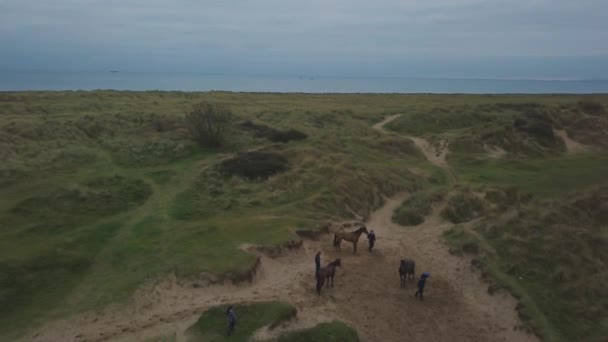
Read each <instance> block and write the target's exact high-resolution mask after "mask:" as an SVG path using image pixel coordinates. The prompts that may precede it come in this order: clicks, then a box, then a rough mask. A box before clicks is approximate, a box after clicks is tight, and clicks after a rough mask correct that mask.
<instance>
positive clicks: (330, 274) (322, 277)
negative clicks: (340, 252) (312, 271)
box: [317, 258, 342, 295]
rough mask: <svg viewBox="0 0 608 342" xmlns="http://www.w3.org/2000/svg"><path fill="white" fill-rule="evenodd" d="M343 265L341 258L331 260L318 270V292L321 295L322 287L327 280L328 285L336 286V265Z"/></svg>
mask: <svg viewBox="0 0 608 342" xmlns="http://www.w3.org/2000/svg"><path fill="white" fill-rule="evenodd" d="M338 266H342V263H341V261H340V258H338V259H336V260H334V261H332V262H330V263H329V264H327V266H325V267H321V268H320V269H319V272H317V293H318V294H319V295H321V288H322V287H323V285H324V284H325V282H326V281H327V287H330V280H331V287H334V275H336V267H338Z"/></svg>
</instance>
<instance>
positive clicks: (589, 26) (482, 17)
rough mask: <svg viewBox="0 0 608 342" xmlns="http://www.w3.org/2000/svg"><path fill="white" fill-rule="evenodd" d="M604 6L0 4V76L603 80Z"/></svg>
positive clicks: (607, 0) (271, 0) (257, 1)
mask: <svg viewBox="0 0 608 342" xmlns="http://www.w3.org/2000/svg"><path fill="white" fill-rule="evenodd" d="M607 16H608V0H579V1H573V0H551V1H549V0H424V1H413V0H300V1H288V0H249V1H246V0H172V1H169V0H166V1H161V0H0V51H1V53H0V69H5V70H6V69H9V70H11V69H56V70H64V69H70V70H108V69H119V70H125V71H127V70H130V71H197V72H208V73H255V74H275V73H276V74H295V75H297V74H317V75H343V76H345V75H352V76H422V77H426V76H428V77H442V76H446V77H564V78H566V77H571V78H608V20H607Z"/></svg>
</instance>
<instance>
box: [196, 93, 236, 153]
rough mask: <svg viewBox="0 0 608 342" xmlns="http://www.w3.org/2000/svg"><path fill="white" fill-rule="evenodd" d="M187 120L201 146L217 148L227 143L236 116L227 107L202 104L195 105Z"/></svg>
mask: <svg viewBox="0 0 608 342" xmlns="http://www.w3.org/2000/svg"><path fill="white" fill-rule="evenodd" d="M185 119H186V124H187V125H188V128H189V129H190V132H191V133H192V136H193V138H194V139H195V140H196V141H197V142H198V143H199V145H201V146H203V147H210V148H217V147H221V146H222V145H223V144H224V143H225V141H226V139H227V136H228V133H229V131H230V126H231V124H232V122H233V119H234V116H233V114H232V111H231V110H230V109H229V108H228V107H226V106H223V105H220V104H215V103H207V102H202V103H199V104H197V105H195V106H194V108H193V110H192V112H190V113H188V114H186V117H185Z"/></svg>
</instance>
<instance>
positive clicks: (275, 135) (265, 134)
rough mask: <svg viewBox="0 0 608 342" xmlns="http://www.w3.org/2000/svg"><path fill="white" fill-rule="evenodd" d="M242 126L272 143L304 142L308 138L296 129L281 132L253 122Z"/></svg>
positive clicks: (247, 122)
mask: <svg viewBox="0 0 608 342" xmlns="http://www.w3.org/2000/svg"><path fill="white" fill-rule="evenodd" d="M240 126H241V128H244V129H246V130H248V131H251V132H253V133H254V135H255V136H256V137H259V138H264V139H268V140H270V141H272V142H282V143H286V142H289V141H291V140H304V139H306V138H307V137H308V135H306V134H305V133H302V132H300V131H298V130H295V129H289V130H286V131H281V130H278V129H276V128H272V127H269V126H266V125H260V124H256V123H253V122H251V121H245V122H243V123H241V124H240Z"/></svg>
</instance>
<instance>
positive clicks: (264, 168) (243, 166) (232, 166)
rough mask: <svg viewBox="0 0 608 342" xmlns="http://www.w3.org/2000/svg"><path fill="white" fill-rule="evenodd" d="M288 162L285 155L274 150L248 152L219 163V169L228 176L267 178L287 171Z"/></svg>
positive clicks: (252, 178)
mask: <svg viewBox="0 0 608 342" xmlns="http://www.w3.org/2000/svg"><path fill="white" fill-rule="evenodd" d="M287 168H288V162H287V159H286V158H285V157H283V156H282V155H280V154H278V153H272V152H257V151H256V152H246V153H241V154H239V155H237V156H236V157H234V158H231V159H228V160H225V161H223V162H222V163H220V164H219V166H218V169H219V171H220V172H221V173H222V174H224V175H228V176H239V177H242V178H247V179H251V180H254V179H267V178H268V177H270V176H272V175H274V174H277V173H280V172H284V171H286V170H287Z"/></svg>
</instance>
